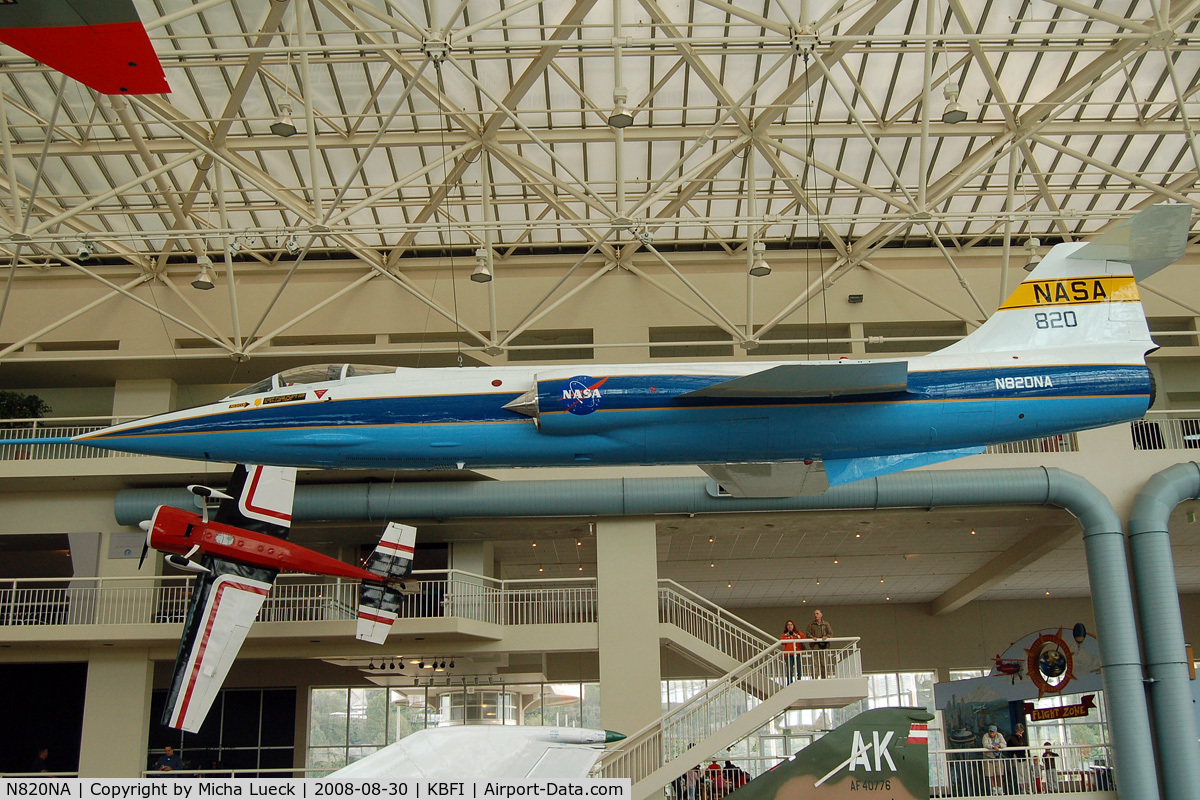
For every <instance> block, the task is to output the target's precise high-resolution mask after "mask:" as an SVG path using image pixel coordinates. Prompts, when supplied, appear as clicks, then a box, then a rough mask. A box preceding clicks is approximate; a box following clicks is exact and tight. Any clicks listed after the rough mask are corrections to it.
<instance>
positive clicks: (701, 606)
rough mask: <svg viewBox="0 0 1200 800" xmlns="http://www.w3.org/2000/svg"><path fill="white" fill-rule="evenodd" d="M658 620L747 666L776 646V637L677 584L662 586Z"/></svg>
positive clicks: (664, 581)
mask: <svg viewBox="0 0 1200 800" xmlns="http://www.w3.org/2000/svg"><path fill="white" fill-rule="evenodd" d="M658 619H659V621H660V622H666V623H670V624H671V625H675V626H676V627H678V628H679V629H680V630H682V631H684V632H685V633H689V634H691V635H692V636H695V637H696V638H697V639H700V640H701V641H702V642H704V643H705V644H708V645H710V646H712V647H715V648H716V649H717V650H720V651H721V652H722V653H724V654H725V655H727V656H729V657H730V658H732V659H733V660H734V662H735V663H738V664H744V663H746V662H747V661H749V660H750V659H751V658H753V657H755V656H757V655H758V654H759V653H761V652H762V651H763V650H765V649H766V648H767V647H770V646H771V644H773V643H774V641H775V637H773V636H771V635H770V634H768V633H766V632H765V631H762V630H760V629H759V628H757V627H755V626H754V625H751V624H750V623H749V622H746V621H745V620H744V619H742V618H741V617H738V616H736V615H734V614H731V613H729V612H728V611H726V610H725V609H723V608H721V607H720V606H718V605H716V604H715V603H713V602H711V601H709V600H707V599H705V598H704V597H701V596H700V595H698V594H696V593H695V592H693V591H692V590H690V589H687V588H684V587H683V586H680V585H679V584H678V583H675V581H672V580H669V579H665V578H664V579H660V580H659V582H658Z"/></svg>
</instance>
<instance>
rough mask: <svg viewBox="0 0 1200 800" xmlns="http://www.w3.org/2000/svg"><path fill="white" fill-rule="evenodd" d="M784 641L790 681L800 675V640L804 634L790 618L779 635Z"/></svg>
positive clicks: (785, 660)
mask: <svg viewBox="0 0 1200 800" xmlns="http://www.w3.org/2000/svg"><path fill="white" fill-rule="evenodd" d="M779 638H780V639H781V640H782V641H783V661H784V664H785V665H786V666H787V679H788V683H791V682H792V681H794V680H796V678H798V677H800V645H799V644H798V641H799V640H800V639H803V638H804V634H802V633H801V632H800V631H798V630H796V623H795V622H792V621H791V620H790V619H789V620H788V621H787V622H786V623H784V626H783V633H782V634H781V635H780V637H779Z"/></svg>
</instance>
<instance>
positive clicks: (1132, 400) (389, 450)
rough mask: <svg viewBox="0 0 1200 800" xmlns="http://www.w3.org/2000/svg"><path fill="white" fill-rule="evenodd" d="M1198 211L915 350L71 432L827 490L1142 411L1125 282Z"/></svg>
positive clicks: (347, 464)
mask: <svg viewBox="0 0 1200 800" xmlns="http://www.w3.org/2000/svg"><path fill="white" fill-rule="evenodd" d="M1190 221H1191V208H1190V207H1189V206H1186V205H1176V204H1160V205H1156V206H1152V207H1150V208H1148V209H1146V210H1145V211H1143V212H1141V213H1140V214H1138V215H1137V216H1136V217H1133V218H1132V219H1130V220H1127V221H1126V222H1124V223H1122V224H1121V225H1119V226H1116V227H1114V228H1112V229H1110V230H1109V231H1108V232H1106V233H1104V234H1103V235H1101V236H1100V237H1098V238H1097V239H1096V240H1095V241H1093V242H1090V243H1080V242H1075V243H1068V244H1059V245H1056V246H1055V247H1054V248H1053V249H1052V250H1051V251H1050V253H1049V254H1048V255H1047V256H1046V257H1045V258H1044V259H1042V261H1041V263H1040V264H1038V266H1037V267H1036V268H1035V269H1034V271H1033V272H1032V273H1031V274H1030V275H1029V276H1028V277H1027V278H1026V279H1025V280H1024V281H1023V282H1022V283H1021V284H1020V285H1019V286H1018V287H1017V289H1016V291H1014V292H1013V293H1012V295H1011V296H1010V297H1009V298H1008V300H1007V301H1006V302H1005V303H1004V305H1003V306H1001V307H1000V309H999V310H998V311H997V312H996V313H995V314H994V315H992V317H991V318H990V319H988V320H987V321H986V322H985V323H984V324H983V325H981V326H980V327H979V328H978V329H977V330H975V331H973V332H971V333H970V334H969V335H968V336H967V337H965V338H964V339H962V340H961V341H958V342H956V343H954V344H952V345H950V346H949V347H946V348H945V349H943V350H941V351H938V352H935V353H932V354H930V355H927V356H921V357H917V358H910V359H841V360H831V361H807V362H764V361H750V362H714V363H688V364H662V363H658V364H614V365H599V364H588V365H586V366H541V367H537V366H534V367H531V366H511V367H508V366H506V367H470V368H445V369H412V368H399V369H395V368H390V367H387V368H385V367H362V366H357V365H348V364H347V365H322V366H319V367H305V368H299V369H294V370H289V371H286V372H281V373H279V374H277V375H273V376H272V377H270V378H267V379H266V380H263V381H261V382H260V383H257V384H255V385H253V386H250V387H248V388H246V389H243V390H242V391H239V392H237V393H235V394H233V395H230V396H229V397H227V398H225V399H224V400H222V401H220V402H217V403H211V404H208V405H205V406H200V407H197V408H191V409H187V410H185V411H175V412H172V413H168V414H161V415H158V416H154V417H149V418H146V419H142V420H138V421H134V422H127V423H124V424H121V425H114V426H112V427H110V428H105V429H103V430H98V431H94V432H91V433H87V434H83V435H81V436H77V437H74V438H73V439H70V440H69V441H72V442H74V443H78V444H83V445H89V446H92V447H100V448H105V449H110V450H120V451H126V452H131V453H146V454H152V455H160V456H174V457H179V458H188V459H203V460H208V461H224V462H235V463H251V464H274V465H280V466H296V467H324V468H393V469H439V468H455V467H457V468H464V467H466V468H497V467H544V466H569V465H635V464H655V465H662V464H698V465H700V466H701V467H702V468H703V469H705V471H707V472H708V473H709V474H710V475H711V476H712V477H714V478H715V479H716V480H717V482H718V483H720V484H721V485H722V486H723V487H725V488H726V489H727V490H729V491H730V493H732V494H734V495H740V496H788V495H795V494H800V493H811V492H819V491H822V490H823V489H824V488H826V487H827V486H829V485H838V484H842V483H846V482H849V481H854V480H859V479H862V478H869V477H874V476H878V475H884V474H888V473H891V472H897V471H900V470H904V469H910V468H913V467H917V466H922V465H926V464H933V463H937V462H941V461H946V460H948V459H953V458H958V457H961V456H966V455H971V454H975V453H980V452H982V451H983V449H984V446H985V445H988V444H991V443H995V442H1006V441H1015V440H1020V439H1027V438H1032V437H1039V436H1049V435H1053V434H1058V433H1065V432H1069V431H1078V430H1084V429H1087V428H1095V427H1100V426H1104V425H1111V424H1114V423H1118V422H1123V421H1129V420H1136V419H1138V418H1140V417H1141V416H1142V415H1143V414H1144V413H1145V411H1146V410H1147V408H1149V407H1150V405H1151V404H1152V402H1153V399H1154V384H1153V380H1152V378H1151V375H1150V371H1149V370H1148V369H1147V367H1146V358H1145V357H1146V354H1147V353H1148V352H1151V351H1153V350H1154V349H1156V345H1155V343H1154V342H1153V340H1152V339H1151V338H1150V331H1149V329H1148V327H1147V324H1146V317H1145V314H1144V312H1143V310H1142V305H1141V302H1140V299H1139V296H1138V290H1137V285H1136V280H1140V279H1142V278H1145V277H1146V276H1148V275H1151V274H1153V273H1154V272H1156V271H1158V270H1160V269H1162V268H1163V267H1165V266H1167V265H1168V264H1172V263H1174V262H1175V261H1177V260H1179V259H1180V258H1181V257H1182V256H1183V254H1184V250H1185V246H1186V243H1187V233H1188V230H1189V227H1190ZM64 441H67V440H64Z"/></svg>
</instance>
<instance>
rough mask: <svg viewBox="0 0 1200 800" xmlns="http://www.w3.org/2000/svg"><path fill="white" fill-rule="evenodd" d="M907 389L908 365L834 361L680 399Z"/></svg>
mask: <svg viewBox="0 0 1200 800" xmlns="http://www.w3.org/2000/svg"><path fill="white" fill-rule="evenodd" d="M907 388H908V362H907V361H882V362H876V363H870V364H859V363H853V362H849V361H835V362H832V363H828V364H783V365H781V366H778V367H771V368H770V369H765V370H763V371H762V372H755V373H753V374H751V375H744V376H742V377H740V378H732V379H730V380H727V381H721V382H720V383H715V384H713V385H712V386H706V387H705V388H703V389H697V390H696V391H694V392H688V393H687V394H682V395H680V397H713V398H720V399H730V400H732V399H737V398H754V397H840V396H845V395H861V394H886V393H889V392H903V391H904V390H905V389H907Z"/></svg>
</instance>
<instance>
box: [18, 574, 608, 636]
mask: <svg viewBox="0 0 1200 800" xmlns="http://www.w3.org/2000/svg"><path fill="white" fill-rule="evenodd" d="M193 580H194V579H193V578H192V577H191V576H179V577H175V576H159V577H150V576H147V577H144V578H143V577H139V576H133V577H114V578H9V579H6V580H0V628H2V627H7V626H17V625H146V624H162V623H173V622H182V621H183V619H184V617H185V615H186V614H187V605H188V599H189V597H190V596H191V588H192V581H193ZM357 610H358V582H357V581H347V580H338V579H331V578H325V577H321V576H313V575H284V576H280V578H279V579H278V580H277V581H276V583H275V586H274V587H273V588H272V589H271V593H270V594H269V595H268V596H267V599H266V601H265V602H264V603H263V606H262V609H261V610H260V611H259V615H258V621H259V622H329V621H341V620H352V619H354V618H355V617H356V616H357ZM400 617H401V618H418V617H419V618H425V617H463V618H467V619H472V620H476V621H479V622H486V623H491V624H495V625H534V624H561V623H577V622H583V623H587V622H592V623H594V622H595V621H596V586H595V580H593V579H587V578H584V579H579V578H567V579H563V580H558V581H500V580H496V579H494V578H488V577H485V576H482V575H474V574H471V573H468V572H462V571H461V570H437V571H425V570H422V571H418V572H415V573H414V574H413V578H412V579H411V580H409V581H407V582H405V584H404V589H403V590H402V592H401V602H400Z"/></svg>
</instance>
